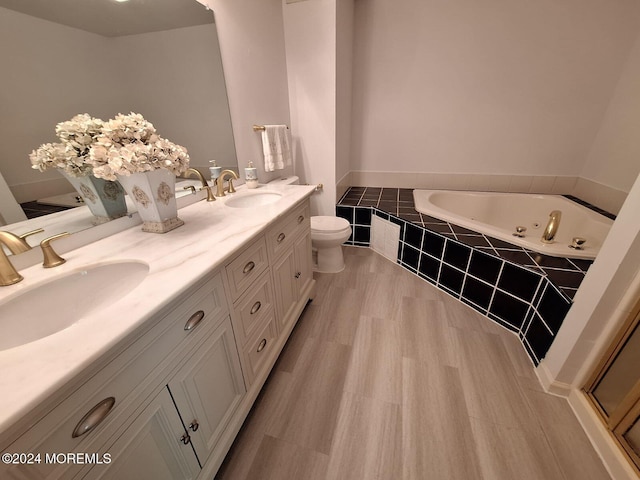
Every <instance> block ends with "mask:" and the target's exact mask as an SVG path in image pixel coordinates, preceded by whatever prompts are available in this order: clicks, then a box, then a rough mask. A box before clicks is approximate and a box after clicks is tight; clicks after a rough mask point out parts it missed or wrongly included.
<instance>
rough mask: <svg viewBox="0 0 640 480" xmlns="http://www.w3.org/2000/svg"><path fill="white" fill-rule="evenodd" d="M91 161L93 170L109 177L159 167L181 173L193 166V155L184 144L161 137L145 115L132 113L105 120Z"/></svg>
mask: <svg viewBox="0 0 640 480" xmlns="http://www.w3.org/2000/svg"><path fill="white" fill-rule="evenodd" d="M88 162H89V163H91V165H93V174H94V175H95V176H96V177H99V178H104V179H105V180H115V179H116V175H124V176H128V175H131V174H132V173H140V172H147V171H151V170H157V169H159V168H164V169H167V170H169V171H170V172H172V173H173V174H174V175H176V176H177V175H180V174H181V173H184V172H185V171H186V170H187V168H189V155H188V153H187V150H186V149H185V148H184V147H181V146H179V145H176V144H174V143H172V142H170V141H169V140H166V139H164V138H162V137H160V136H159V135H158V134H157V133H156V129H155V127H154V126H153V125H152V124H151V123H150V122H148V121H146V120H145V119H144V117H143V116H142V115H140V114H137V113H130V114H129V115H122V114H119V115H117V116H116V117H115V118H113V119H112V120H109V121H107V122H105V123H104V125H103V128H102V134H101V135H99V136H98V137H97V138H96V140H95V142H94V143H93V145H92V147H91V149H90V150H89V159H88Z"/></svg>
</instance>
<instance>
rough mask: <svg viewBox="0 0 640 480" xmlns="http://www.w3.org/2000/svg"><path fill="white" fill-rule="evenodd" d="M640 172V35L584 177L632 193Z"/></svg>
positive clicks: (588, 158)
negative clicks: (632, 187) (631, 190)
mask: <svg viewBox="0 0 640 480" xmlns="http://www.w3.org/2000/svg"><path fill="white" fill-rule="evenodd" d="M638 173H640V35H639V36H638V37H637V39H636V42H635V45H634V47H633V50H632V51H631V54H630V55H629V59H628V61H627V63H626V65H625V67H624V70H623V71H622V76H621V77H620V80H619V82H618V85H617V87H616V89H615V92H614V94H613V96H612V99H611V102H610V103H609V107H608V108H607V112H606V114H605V117H604V121H603V122H602V125H601V127H600V130H599V131H598V134H597V136H596V137H595V141H594V142H593V146H592V148H591V151H590V152H589V155H588V157H587V160H586V162H585V164H584V166H583V168H582V171H581V174H580V176H581V177H584V178H586V179H589V180H592V181H595V182H599V183H603V184H605V185H608V186H610V187H613V188H616V189H618V190H623V191H625V192H628V191H629V190H630V189H631V186H632V185H633V182H634V180H635V179H636V177H637V176H638Z"/></svg>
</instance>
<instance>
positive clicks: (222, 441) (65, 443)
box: [0, 191, 314, 480]
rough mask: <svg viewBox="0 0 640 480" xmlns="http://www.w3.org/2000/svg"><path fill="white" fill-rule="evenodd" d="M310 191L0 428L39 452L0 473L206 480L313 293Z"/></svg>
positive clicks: (19, 449)
mask: <svg viewBox="0 0 640 480" xmlns="http://www.w3.org/2000/svg"><path fill="white" fill-rule="evenodd" d="M308 194H310V191H309V192H308ZM308 194H307V196H305V197H301V198H302V199H301V200H300V201H298V202H297V203H296V204H293V203H292V204H291V205H292V206H290V207H288V211H284V212H283V213H282V214H279V216H278V218H275V219H274V220H273V222H272V223H271V224H269V225H265V227H264V230H262V231H261V232H260V233H256V234H253V235H251V236H249V235H247V236H246V237H244V240H243V241H244V242H245V243H244V244H242V246H238V247H236V249H235V250H234V251H233V253H230V254H228V255H227V257H224V258H221V259H218V260H216V262H217V263H216V264H215V265H218V266H216V267H211V268H212V269H211V271H210V272H208V273H206V272H200V274H199V275H200V279H199V280H197V279H196V278H194V279H192V280H190V281H191V282H193V284H192V286H190V287H189V286H188V285H189V284H186V285H183V287H182V288H183V292H182V293H181V294H179V295H178V296H176V297H175V298H172V300H171V301H169V302H167V303H166V305H163V306H162V307H160V308H159V309H155V310H153V312H155V313H153V314H152V313H150V312H151V310H149V311H148V312H149V313H148V315H149V316H150V318H148V319H146V320H140V323H139V324H134V325H133V326H132V329H131V331H128V332H125V333H123V334H122V337H121V338H120V340H119V341H118V342H117V343H116V342H115V341H114V345H112V346H110V347H107V346H105V350H104V351H103V354H102V357H100V358H99V359H97V360H93V363H90V364H88V365H87V366H85V367H84V369H81V368H78V372H79V373H77V374H76V376H75V377H71V379H70V380H69V381H68V383H66V384H61V385H60V387H59V388H60V390H58V391H55V392H53V395H52V396H51V397H50V398H49V399H47V400H44V401H43V402H41V403H40V404H39V405H38V406H37V407H35V408H34V409H33V411H32V413H33V415H34V418H26V417H25V418H22V419H21V420H19V421H16V423H15V424H13V425H11V427H10V428H11V430H10V431H9V430H7V431H5V432H1V433H2V434H4V435H5V436H2V435H0V441H1V442H2V443H1V444H0V449H1V450H2V453H14V454H19V453H28V454H32V455H37V454H40V455H41V457H40V458H41V461H40V463H38V464H24V462H21V461H20V462H16V464H15V465H14V464H0V479H5V478H7V479H29V480H31V479H35V478H37V479H80V478H87V479H118V480H119V479H129V478H131V479H133V478H135V479H141V480H145V479H153V480H157V479H167V480H169V479H170V480H176V479H196V478H197V479H202V480H205V479H206V480H210V479H211V478H213V477H214V475H215V473H216V472H217V470H218V468H219V467H220V464H221V463H222V461H223V460H224V457H225V455H226V454H227V451H228V450H229V448H230V447H231V444H232V443H233V441H234V439H235V436H236V435H237V433H238V431H239V430H240V428H241V426H242V423H243V422H244V419H245V418H246V416H247V414H248V413H249V411H250V409H251V407H252V405H253V403H254V401H255V399H256V397H257V396H258V394H259V392H260V390H261V389H262V386H263V384H264V382H265V381H266V379H267V377H268V375H269V372H270V370H271V368H272V367H273V365H274V363H275V361H276V360H277V358H278V355H279V354H280V352H281V350H282V348H283V347H284V344H285V343H286V341H287V339H288V337H289V334H290V333H291V330H292V329H293V327H294V326H295V323H296V321H297V319H298V317H299V316H300V314H301V313H302V310H303V309H304V306H305V305H306V303H307V301H308V300H309V298H311V297H312V290H313V286H314V281H313V278H312V271H311V241H310V222H309V200H308ZM207 208H209V207H207ZM177 241H180V240H177ZM189 241H190V242H191V241H192V240H191V239H190V240H189ZM189 245H191V243H190V244H189ZM206 248H207V249H210V248H215V247H212V246H211V245H207V246H206ZM201 249H203V250H204V247H201ZM201 254H202V253H201ZM174 263H175V262H174ZM169 268H171V267H169ZM65 348H67V346H66V345H65ZM69 348H72V346H70V347H69ZM47 454H48V455H52V454H58V455H60V454H62V455H67V454H77V455H78V456H77V457H75V458H73V457H67V461H63V460H65V458H64V457H61V456H58V457H55V459H56V460H57V462H45V461H44V458H45V457H44V456H45V455H47ZM69 458H72V461H69V460H68V459H69ZM78 459H81V460H78Z"/></svg>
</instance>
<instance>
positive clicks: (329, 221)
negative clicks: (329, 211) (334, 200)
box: [311, 215, 350, 233]
mask: <svg viewBox="0 0 640 480" xmlns="http://www.w3.org/2000/svg"><path fill="white" fill-rule="evenodd" d="M349 227H350V225H349V222H348V221H347V220H346V219H344V218H340V217H331V216H326V215H319V216H314V217H311V231H312V232H317V233H338V232H342V231H344V230H346V229H348V228H349Z"/></svg>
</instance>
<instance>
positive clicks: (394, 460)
mask: <svg viewBox="0 0 640 480" xmlns="http://www.w3.org/2000/svg"><path fill="white" fill-rule="evenodd" d="M344 250H345V262H346V264H347V267H346V269H345V271H344V272H341V273H339V274H331V275H330V274H316V280H317V294H316V298H315V299H314V300H313V302H311V303H310V304H309V305H308V306H307V308H306V310H305V311H304V313H303V315H302V316H301V318H300V320H299V322H298V325H297V326H296V328H295V330H294V331H293V333H292V334H291V337H290V339H289V341H288V343H287V345H286V346H285V348H284V350H283V352H282V355H281V357H280V359H279V360H278V362H277V363H276V365H275V367H274V369H273V371H272V373H271V375H270V377H269V379H268V380H267V383H266V384H265V386H264V388H263V390H262V392H261V394H260V396H259V397H258V399H257V401H256V403H255V405H254V408H253V410H252V411H251V413H250V414H249V416H248V417H247V420H246V422H245V424H244V426H243V428H242V430H241V431H240V433H239V435H238V437H237V439H236V442H235V443H234V445H233V447H232V448H231V450H230V451H229V454H228V455H227V458H226V459H225V462H224V464H223V465H222V467H221V469H220V471H219V472H218V475H217V476H216V478H217V479H221V480H222V479H229V480H244V479H250V480H254V479H260V480H269V479H272V480H298V479H304V480H315V479H322V480H324V479H326V480H334V479H345V480H359V479H363V480H365V479H366V480H370V479H380V480H385V479H389V480H399V479H402V480H457V479H461V480H472V479H486V480H503V479H504V480H516V479H517V480H528V479H531V480H556V479H558V480H591V479H593V480H604V479H609V478H610V477H609V475H608V474H607V472H606V470H605V468H604V466H603V465H602V463H601V461H600V460H599V458H598V456H597V454H596V452H595V451H594V450H593V448H592V446H591V444H590V443H589V440H588V439H587V437H586V435H585V433H584V432H583V430H582V429H581V427H580V425H579V423H578V421H577V420H576V418H575V416H574V415H573V413H572V411H571V409H570V408H569V405H568V404H567V402H566V401H565V400H564V399H562V398H559V397H554V396H551V395H548V394H546V393H544V391H543V390H542V388H541V386H540V384H539V383H538V380H537V378H536V376H535V373H534V371H533V366H532V364H531V363H530V361H529V359H528V358H527V356H526V354H525V352H524V350H523V349H522V347H521V345H520V343H519V341H518V339H517V338H516V337H515V336H514V335H513V334H512V333H510V332H508V331H506V330H504V329H503V328H501V327H499V326H498V325H496V324H494V323H493V322H491V321H490V320H488V319H486V318H484V317H482V316H481V315H479V314H478V313H476V312H475V311H474V310H472V309H470V308H468V307H467V306H465V305H463V304H461V303H459V302H458V301H456V300H454V299H453V298H451V297H449V296H448V295H446V294H444V293H443V292H440V291H439V290H437V289H436V288H435V287H433V286H432V285H430V284H428V283H426V282H424V281H423V280H421V279H419V278H418V277H416V276H414V275H412V274H411V273H409V272H407V271H405V270H404V269H402V268H401V267H399V266H398V265H395V264H393V263H392V262H390V261H388V260H387V259H385V258H383V257H381V256H380V255H378V254H377V253H375V252H373V251H372V250H370V249H364V248H353V247H352V248H345V249H344Z"/></svg>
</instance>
